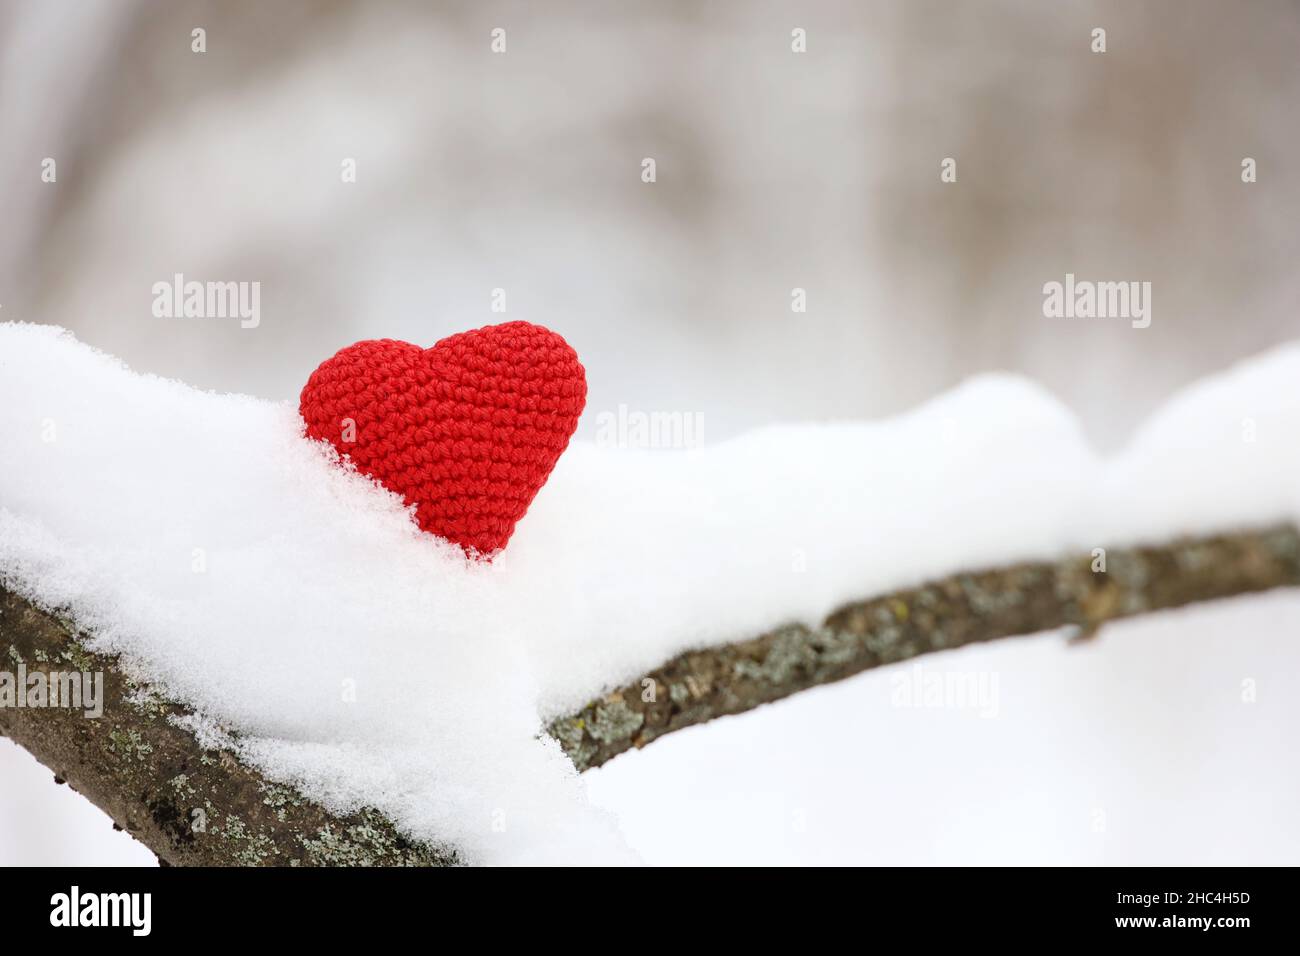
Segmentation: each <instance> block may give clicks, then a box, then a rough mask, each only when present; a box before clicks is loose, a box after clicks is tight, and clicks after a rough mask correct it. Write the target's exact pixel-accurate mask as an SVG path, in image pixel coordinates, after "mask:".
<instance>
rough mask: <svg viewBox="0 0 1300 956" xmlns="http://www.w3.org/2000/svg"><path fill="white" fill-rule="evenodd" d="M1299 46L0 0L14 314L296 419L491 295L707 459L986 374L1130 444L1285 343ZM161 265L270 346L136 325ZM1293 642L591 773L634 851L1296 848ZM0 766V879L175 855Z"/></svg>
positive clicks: (770, 10)
mask: <svg viewBox="0 0 1300 956" xmlns="http://www.w3.org/2000/svg"><path fill="white" fill-rule="evenodd" d="M1098 26H1101V27H1104V28H1105V29H1106V30H1107V37H1108V51H1107V52H1106V53H1105V54H1094V53H1091V52H1090V50H1089V43H1090V32H1091V31H1092V29H1093V28H1094V27H1098ZM194 27H203V28H205V29H206V31H207V43H208V52H207V53H205V54H202V55H196V54H194V53H192V52H191V50H190V31H191V30H192V29H193V28H194ZM494 27H503V28H505V29H506V31H507V36H508V52H507V53H506V54H505V55H493V54H491V52H490V50H489V32H490V31H491V30H492V29H493V28H494ZM795 27H802V28H804V29H805V30H806V31H807V36H808V52H807V53H805V54H801V55H794V54H792V53H791V51H790V31H791V29H793V28H795ZM1297 49H1300V6H1298V5H1297V4H1295V3H1290V2H1287V3H1283V2H1259V3H1252V4H1250V5H1240V4H1230V3H1226V2H1206V0H1197V2H1176V0H1166V2H1148V3H1144V4H1141V5H1133V4H1123V3H1118V2H1116V3H1052V4H1044V3H1031V2H996V3H983V4H979V5H974V4H958V3H953V2H910V0H896V2H876V3H849V2H843V3H828V2H822V3H803V4H797V5H789V4H777V3H743V2H739V0H737V2H724V3H711V4H705V5H701V4H693V3H685V2H658V3H625V4H618V5H616V6H614V5H601V4H595V3H560V2H548V3H546V4H531V5H530V4H522V3H519V4H507V3H474V4H471V3H464V4H459V3H456V4H453V3H439V4H436V5H435V4H418V3H409V4H403V3H377V4H366V5H365V6H364V7H362V6H361V5H360V4H346V3H314V2H285V3H277V4H274V5H265V4H255V3H220V4H217V3H184V2H182V3H167V4H162V3H148V2H128V0H119V2H111V3H109V2H96V3H78V4H75V5H74V4H72V3H66V2H62V0H56V2H52V3H38V2H17V3H15V2H9V0H4V2H0V130H2V137H0V141H2V142H3V143H4V148H3V150H0V182H2V183H3V188H2V189H0V197H2V206H0V208H2V209H3V216H4V222H5V229H4V230H0V320H5V321H10V320H27V321H39V322H48V323H52V324H58V325H63V326H66V327H68V328H70V329H72V330H73V331H75V332H76V334H77V336H78V337H79V338H80V339H82V340H83V341H86V342H88V343H90V344H92V345H94V346H96V347H97V348H100V349H103V350H105V351H108V352H111V353H113V354H115V355H118V356H120V357H122V358H123V359H124V360H125V361H126V362H128V363H129V364H130V365H131V366H132V367H133V368H134V369H136V370H139V371H147V372H154V373H157V374H160V375H164V376H167V377H173V378H178V379H181V380H183V381H185V382H188V383H190V384H193V385H196V386H199V387H203V388H212V389H217V390H221V391H241V392H247V393H250V394H254V395H257V396H261V397H265V398H271V399H291V398H296V395H297V391H298V389H299V388H300V387H301V385H302V382H303V380H304V378H305V375H306V373H307V372H308V371H310V369H311V368H313V367H314V366H315V364H316V362H318V361H319V360H320V359H321V358H323V357H324V356H326V355H328V354H329V353H331V352H332V351H333V350H334V349H336V348H338V347H339V346H340V345H343V344H346V343H348V342H351V341H354V340H357V339H361V338H369V337H379V336H389V337H395V338H405V339H408V340H411V341H416V342H423V343H426V344H431V343H432V342H433V341H435V340H436V339H438V338H440V337H442V336H444V335H447V334H450V333H452V332H455V331H460V330H462V329H465V328H470V327H474V326H477V325H482V324H487V323H489V322H493V321H499V320H500V319H501V316H499V315H495V314H493V313H492V312H491V311H490V303H491V294H492V290H493V289H495V288H503V289H505V290H506V294H507V296H508V303H509V313H508V315H507V316H506V318H524V319H528V320H530V321H534V322H538V323H540V324H543V325H547V326H550V327H552V328H555V329H557V330H559V331H561V332H562V333H563V334H564V335H565V336H566V337H567V338H568V339H569V341H570V342H571V343H572V344H573V345H574V346H575V348H576V349H577V350H578V352H579V354H580V355H581V356H582V358H583V361H584V363H585V364H586V367H587V371H588V380H589V384H590V389H591V391H590V397H589V403H588V413H587V415H586V416H585V417H584V421H583V424H582V426H581V427H580V433H579V434H580V435H585V436H586V437H592V435H593V433H594V427H595V424H594V423H595V418H596V413H599V412H601V411H608V410H615V409H617V408H618V407H619V406H620V405H626V406H628V407H629V408H632V409H637V410H644V411H647V412H669V413H687V414H691V415H698V416H699V420H700V421H701V422H702V423H703V438H704V440H705V441H706V442H710V443H711V442H714V441H718V440H720V439H723V438H726V437H728V436H731V435H734V434H737V433H739V432H741V431H743V430H745V429H747V428H750V427H753V426H755V425H759V424H763V423H767V422H776V421H783V422H795V421H806V420H821V419H851V418H869V417H877V416H881V415H887V414H890V413H893V412H897V411H900V410H902V409H906V408H908V407H911V406H912V405H914V404H916V403H917V402H918V401H920V400H923V399H924V398H926V397H928V396H930V395H933V394H935V393H937V392H939V391H941V390H943V389H944V388H946V387H948V386H951V385H952V384H954V383H956V382H958V381H960V380H961V379H962V378H964V377H966V376H968V375H970V374H972V373H975V372H978V371H982V370H988V369H1007V370H1013V371H1020V372H1024V373H1026V374H1029V375H1031V376H1033V377H1035V378H1036V379H1038V380H1039V381H1041V382H1043V383H1044V384H1046V385H1047V386H1048V387H1049V388H1051V389H1052V390H1053V391H1054V392H1055V393H1056V394H1058V395H1059V396H1061V397H1062V398H1063V399H1064V400H1065V401H1066V402H1067V403H1068V404H1069V405H1070V406H1071V407H1072V408H1073V409H1074V410H1075V411H1076V412H1077V413H1078V414H1079V415H1080V416H1081V417H1082V419H1083V421H1084V423H1085V426H1086V428H1087V429H1088V432H1089V434H1090V437H1091V438H1092V439H1093V440H1094V441H1095V442H1096V443H1097V445H1098V446H1099V447H1102V448H1106V449H1113V448H1117V447H1119V446H1121V445H1122V443H1123V441H1124V439H1125V438H1126V436H1127V435H1128V434H1129V433H1130V432H1131V431H1132V430H1133V429H1134V428H1135V427H1136V426H1137V425H1138V424H1139V423H1140V422H1141V421H1142V418H1143V416H1144V415H1145V414H1146V413H1148V412H1149V411H1150V410H1152V409H1153V408H1154V407H1155V406H1156V404H1157V403H1158V402H1159V401H1160V400H1161V399H1162V398H1163V397H1164V396H1166V395H1168V394H1169V393H1170V392H1171V391H1172V390H1173V389H1175V388H1176V387H1178V386H1180V385H1182V384H1185V383H1187V382H1189V381H1191V380H1193V379H1195V378H1196V377H1198V376H1200V375H1203V374H1205V373H1207V372H1210V371H1213V370H1216V369H1220V368H1223V367H1225V366H1226V365H1228V364H1230V363H1231V362H1232V361H1234V360H1236V359H1238V358H1242V357H1246V356H1249V355H1251V354H1254V353H1256V352H1258V351H1260V350H1262V349H1264V348H1266V347H1268V346H1269V345H1271V344H1275V343H1278V342H1282V341H1286V340H1290V339H1294V338H1297V337H1300V319H1298V318H1297V314H1298V313H1297V305H1298V304H1300V303H1298V301H1297V299H1298V292H1300V273H1297V271H1296V269H1295V267H1294V263H1295V262H1296V261H1297V253H1298V252H1300V249H1298V248H1297V246H1298V245H1300V237H1298V233H1297V230H1296V228H1295V223H1296V221H1297V214H1298V213H1300V178H1298V176H1297V174H1298V173H1300V164H1297V162H1296V152H1295V150H1296V149H1297V147H1300V143H1298V142H1297V135H1298V130H1297V126H1296V123H1295V115H1294V104H1295V102H1296V101H1297V94H1300V67H1298V66H1297V62H1296V57H1295V51H1296V50H1297ZM47 156H51V157H56V158H57V160H58V183H57V187H54V186H52V185H51V184H46V183H42V182H41V180H40V178H39V170H40V163H41V160H42V159H43V158H44V157H47ZM647 156H649V157H654V158H655V159H656V161H657V172H658V181H657V182H656V183H654V184H653V185H647V184H645V183H643V182H642V181H641V178H640V172H641V160H642V158H643V157H647ZM949 156H951V157H955V158H956V159H957V162H958V181H957V182H956V183H955V184H943V183H941V182H940V180H939V175H938V173H939V164H940V161H941V160H942V159H943V158H944V157H949ZM1247 156H1250V157H1254V158H1255V159H1256V160H1257V162H1258V169H1259V181H1258V182H1257V183H1254V184H1249V185H1246V184H1243V183H1242V182H1241V178H1240V164H1241V160H1242V158H1243V157H1247ZM348 157H352V158H355V159H356V162H357V182H356V183H355V184H346V185H345V184H341V183H340V177H339V168H340V161H341V160H343V159H344V158H348ZM174 272H185V273H187V274H190V275H192V276H194V277H198V278H210V277H221V278H229V279H236V280H257V281H260V282H261V283H262V321H261V323H260V325H259V327H258V328H256V329H241V328H239V325H238V322H235V321H232V322H229V323H225V324H222V323H219V322H217V323H214V322H212V321H202V322H197V323H186V322H184V321H166V320H163V321H160V320H158V319H156V318H155V317H154V316H153V315H151V313H150V302H151V294H150V288H151V286H152V284H153V283H154V282H156V281H158V280H159V279H165V278H168V277H170V276H171V275H172V274H173V273H174ZM1067 272H1072V273H1075V274H1076V275H1078V276H1080V277H1082V278H1096V279H1113V280H1140V281H1149V282H1151V284H1152V288H1153V321H1152V324H1151V326H1150V328H1147V329H1141V330H1138V329H1133V328H1131V327H1130V326H1129V324H1128V323H1127V322H1125V321H1122V320H1121V321H1116V320H1096V319H1094V320H1087V319H1079V320H1051V319H1046V318H1044V317H1043V315H1042V312H1041V305H1042V294H1041V289H1042V285H1043V283H1045V282H1049V281H1053V280H1060V279H1062V278H1063V277H1064V275H1065V274H1066V273H1067ZM796 287H798V288H803V289H806V290H807V301H808V307H807V312H806V313H802V314H795V313H792V312H791V309H790V291H791V289H792V288H796ZM663 453H664V454H672V451H671V450H666V451H664V452H663ZM231 491H232V494H238V489H232V490H231ZM934 533H935V534H936V535H942V534H943V533H944V530H943V529H942V528H935V529H934ZM881 547H882V548H887V547H888V543H887V542H882V543H881ZM702 586H707V578H706V577H702ZM1297 625H1300V600H1298V599H1296V598H1295V597H1291V596H1285V595H1272V596H1268V597H1261V598H1252V599H1247V600H1242V601H1236V602H1227V603H1224V604H1222V605H1219V606H1215V607H1211V608H1202V609H1198V610H1192V611H1187V612H1182V613H1179V614H1176V615H1173V614H1171V615H1164V616H1157V617H1153V618H1151V619H1149V620H1145V621H1140V622H1134V623H1130V624H1125V625H1120V626H1116V627H1113V628H1110V629H1108V630H1107V631H1106V633H1105V635H1104V636H1103V638H1102V639H1101V641H1100V642H1095V643H1094V644H1093V645H1091V646H1088V647H1085V648H1066V647H1065V646H1064V644H1063V642H1058V641H1037V642H1033V641H1029V642H1016V641H1012V642H1005V643H1003V644H1001V645H997V646H992V647H986V648H976V649H971V650H968V651H963V652H959V653H958V654H953V655H949V656H948V657H946V658H942V659H934V660H931V661H927V662H925V663H924V664H923V665H922V666H923V667H925V668H933V669H937V670H938V671H940V672H943V671H945V670H954V669H955V670H959V671H961V672H964V673H979V674H985V675H991V674H995V675H997V681H996V686H997V704H996V707H995V712H994V713H989V712H988V710H989V709H988V708H987V707H966V708H963V707H956V708H939V709H925V708H900V707H898V706H896V703H895V700H896V697H895V694H894V692H895V691H896V689H897V687H898V674H897V673H894V672H890V671H880V672H874V673H869V674H866V675H863V676H861V677H858V678H856V679H854V680H850V681H848V682H845V683H844V684H841V685H838V686H833V687H827V688H823V689H820V690H816V691H813V692H809V693H806V694H803V695H800V696H798V697H796V698H794V699H791V700H789V701H785V702H782V703H780V704H778V705H774V706H771V707H767V708H764V709H762V710H761V711H758V712H755V713H752V714H749V715H745V716H743V717H740V718H736V719H729V720H724V721H719V722H717V723H715V724H711V725H709V726H705V727H701V728H697V729H694V730H691V731H687V732H683V733H681V734H678V735H675V736H674V737H672V738H670V739H667V740H664V741H662V742H659V743H657V744H655V745H654V746H653V747H651V748H649V749H647V750H646V751H643V752H640V753H632V754H627V755H625V756H623V757H620V758H619V759H618V760H616V761H615V762H613V763H611V764H610V766H609V767H607V768H604V769H602V770H599V771H595V772H592V773H590V774H588V775H587V778H586V783H587V786H588V789H589V791H590V793H591V796H592V799H593V801H594V802H596V803H597V804H599V805H601V806H604V807H607V808H609V809H610V810H612V811H613V812H614V813H616V814H617V815H618V817H619V819H620V821H621V823H622V825H623V828H624V831H625V833H626V835H627V837H628V840H629V842H630V843H631V844H632V845H633V847H634V848H635V849H637V850H638V851H639V852H640V853H641V854H642V855H643V857H645V858H646V859H647V860H648V861H650V862H697V861H711V862H882V863H928V862H946V863H960V862H1079V863H1101V862H1108V863H1191V862H1200V863H1216V862H1221V863H1259V862H1272V863H1281V862H1295V860H1296V859H1297V856H1298V855H1300V854H1298V851H1300V822H1297V821H1295V819H1294V817H1293V815H1292V814H1289V813H1286V812H1283V808H1286V807H1289V806H1292V805H1294V801H1295V798H1296V796H1297V791H1298V789H1300V771H1297V768H1296V767H1295V765H1294V760H1293V759H1292V757H1293V754H1294V748H1293V746H1292V744H1291V743H1290V741H1289V739H1288V737H1287V735H1286V734H1285V733H1284V728H1286V727H1294V726H1295V725H1296V720H1297V718H1298V717H1300V667H1298V665H1297V663H1296V656H1295V654H1294V653H1292V652H1290V651H1289V648H1288V642H1292V641H1294V635H1295V633H1296V630H1297ZM904 673H906V669H904ZM1247 677H1254V678H1258V679H1259V680H1260V681H1261V688H1262V689H1261V695H1260V699H1259V700H1258V701H1257V702H1256V703H1254V704H1252V705H1246V704H1244V703H1243V700H1242V695H1241V691H1240V684H1241V681H1242V679H1243V678H1247ZM0 780H3V786H2V787H0V863H56V862H64V863H97V862H140V863H149V862H152V859H153V857H152V854H150V853H148V852H147V851H146V850H145V849H144V848H143V847H141V846H139V845H138V844H135V843H133V841H131V840H130V838H128V837H126V836H125V835H124V834H120V833H113V832H112V830H111V829H110V827H109V824H108V820H107V818H106V817H104V816H103V814H101V813H100V812H99V811H98V810H96V809H94V808H93V807H91V806H90V805H89V804H87V803H85V802H84V801H82V800H81V799H80V798H79V797H77V796H76V795H75V794H71V793H69V792H68V791H67V790H66V788H56V787H54V786H53V784H52V783H51V780H50V774H49V772H48V771H47V770H45V769H44V768H42V767H40V766H39V765H37V764H35V762H34V761H32V760H31V759H30V758H29V757H28V756H27V755H25V754H24V753H22V752H20V751H18V750H17V748H15V747H14V746H12V745H11V744H9V743H8V742H7V741H0Z"/></svg>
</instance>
